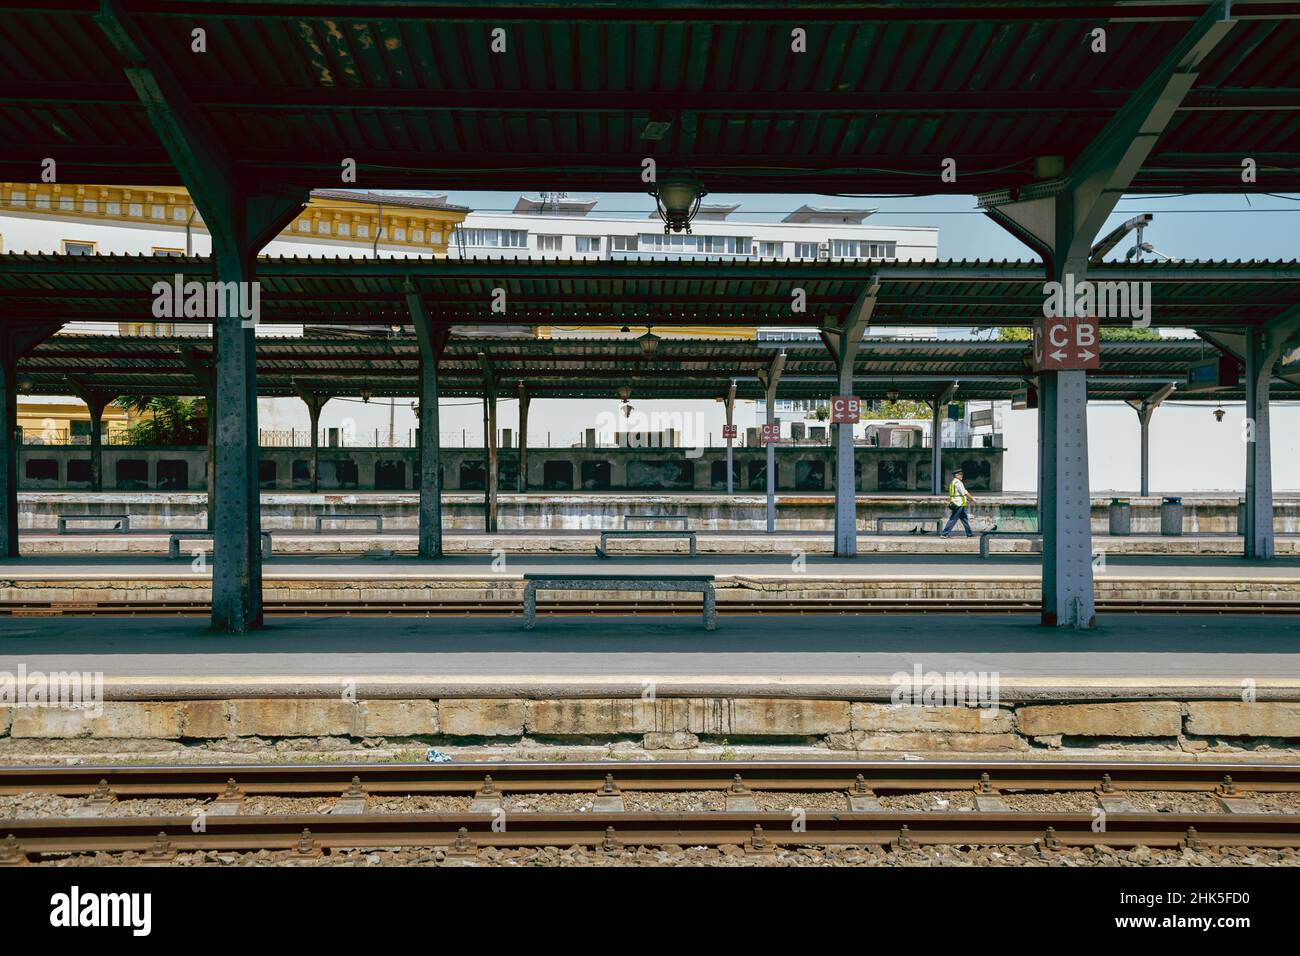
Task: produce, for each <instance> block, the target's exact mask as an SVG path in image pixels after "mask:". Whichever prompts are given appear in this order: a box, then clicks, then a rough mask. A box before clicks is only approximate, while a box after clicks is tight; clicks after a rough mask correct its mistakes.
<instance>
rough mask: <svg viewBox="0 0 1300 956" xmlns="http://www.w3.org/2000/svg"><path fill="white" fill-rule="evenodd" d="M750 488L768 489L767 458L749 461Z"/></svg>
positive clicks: (753, 489)
mask: <svg viewBox="0 0 1300 956" xmlns="http://www.w3.org/2000/svg"><path fill="white" fill-rule="evenodd" d="M748 470H749V490H750V491H766V490H767V460H766V459H763V460H761V461H751V462H750V463H749V469H748Z"/></svg>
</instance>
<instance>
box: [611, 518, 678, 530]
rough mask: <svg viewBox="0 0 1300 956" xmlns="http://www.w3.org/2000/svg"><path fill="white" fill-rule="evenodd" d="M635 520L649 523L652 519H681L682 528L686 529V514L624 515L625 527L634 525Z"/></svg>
mask: <svg viewBox="0 0 1300 956" xmlns="http://www.w3.org/2000/svg"><path fill="white" fill-rule="evenodd" d="M633 521H644V522H646V523H647V524H648V523H650V522H651V521H680V522H681V523H682V530H683V531H685V530H686V515H623V529H624V530H627V529H628V528H630V527H632V522H633Z"/></svg>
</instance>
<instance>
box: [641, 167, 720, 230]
mask: <svg viewBox="0 0 1300 956" xmlns="http://www.w3.org/2000/svg"><path fill="white" fill-rule="evenodd" d="M650 195H651V196H654V197H655V202H656V204H657V205H656V208H657V209H658V212H659V218H660V219H662V220H663V221H664V232H665V233H667V232H670V231H671V232H683V231H685V232H687V233H689V232H690V231H691V220H692V219H694V218H695V214H696V213H697V212H699V211H700V200H702V199H703V198H704V197H705V196H707V195H708V191H707V190H705V188H704V187H703V186H702V185H700V182H699V180H697V179H695V177H693V176H690V175H687V174H684V173H670V174H669V175H667V176H665V177H664V178H663V179H661V180H660V181H659V182H657V183H655V186H654V188H653V189H651V190H650Z"/></svg>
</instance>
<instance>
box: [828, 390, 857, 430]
mask: <svg viewBox="0 0 1300 956" xmlns="http://www.w3.org/2000/svg"><path fill="white" fill-rule="evenodd" d="M861 420H862V399H860V398H857V397H856V396H853V395H836V396H835V397H834V398H832V399H831V424H832V425H856V424H857V423H858V422H860V421H861Z"/></svg>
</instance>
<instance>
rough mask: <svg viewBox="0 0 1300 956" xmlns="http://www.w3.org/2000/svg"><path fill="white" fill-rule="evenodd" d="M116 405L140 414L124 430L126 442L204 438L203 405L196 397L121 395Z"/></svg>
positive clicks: (205, 414)
mask: <svg viewBox="0 0 1300 956" xmlns="http://www.w3.org/2000/svg"><path fill="white" fill-rule="evenodd" d="M116 404H117V405H118V406H119V407H121V408H125V409H127V410H128V411H132V412H135V413H136V414H138V415H140V416H141V417H140V418H138V419H137V420H136V421H134V422H133V423H132V424H131V425H130V427H128V428H127V430H126V436H125V437H126V443H127V444H128V445H202V444H204V443H205V442H207V440H208V431H207V417H208V410H207V405H206V403H204V402H202V401H199V400H198V399H193V398H176V397H174V396H170V395H169V396H149V395H124V396H122V397H121V398H119V399H118V400H117V402H116Z"/></svg>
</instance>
